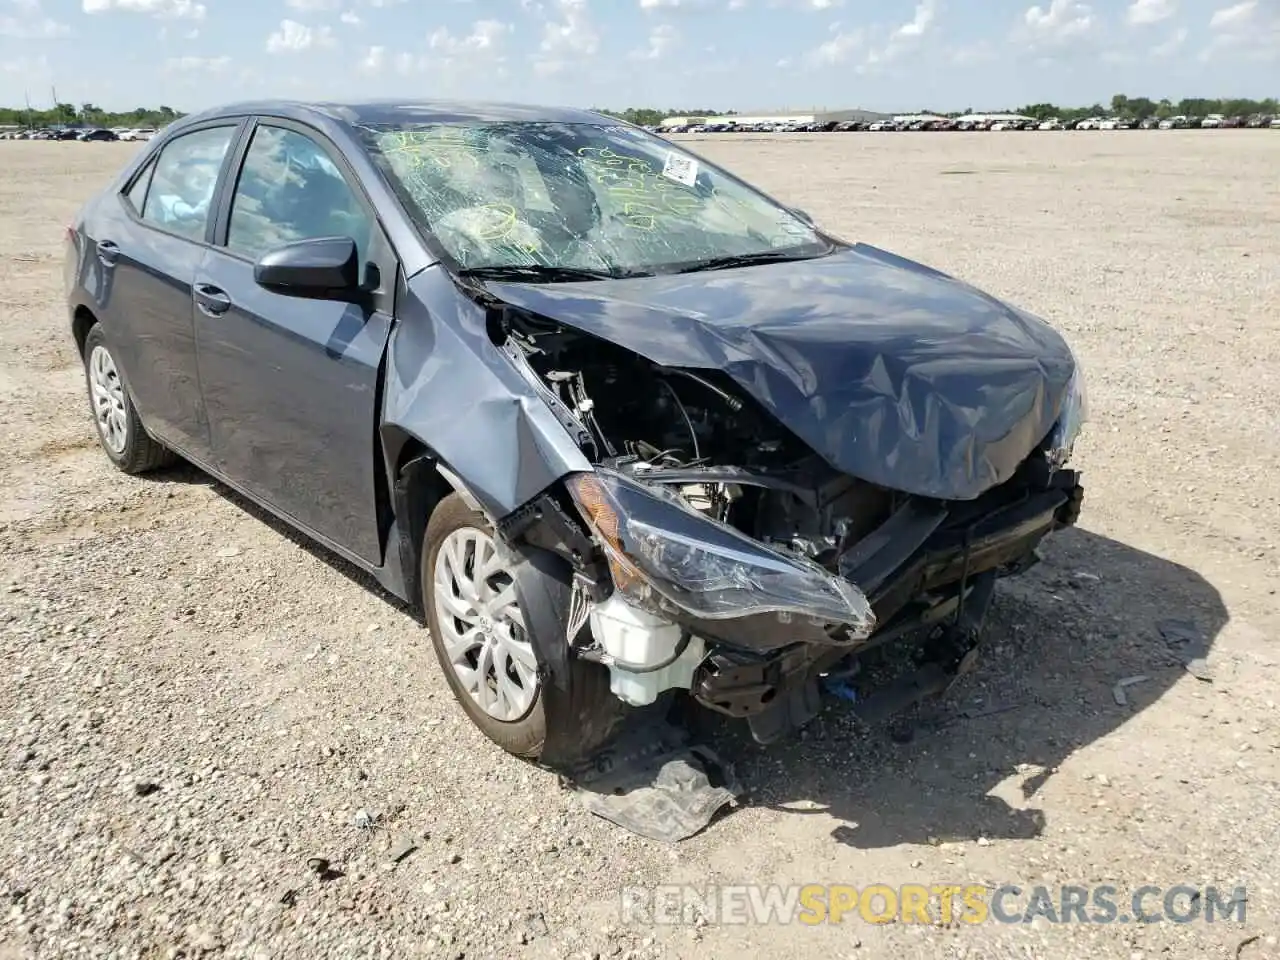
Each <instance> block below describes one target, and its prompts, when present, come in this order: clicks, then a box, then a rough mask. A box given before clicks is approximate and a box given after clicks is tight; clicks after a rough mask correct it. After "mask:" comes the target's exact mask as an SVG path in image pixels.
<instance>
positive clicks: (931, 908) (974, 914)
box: [621, 883, 1247, 925]
mask: <svg viewBox="0 0 1280 960" xmlns="http://www.w3.org/2000/svg"><path fill="white" fill-rule="evenodd" d="M621 901H622V902H621V912H622V920H623V922H624V923H635V924H659V925H661V924H690V923H699V922H701V923H713V924H789V923H798V924H805V925H816V924H823V923H843V922H849V921H852V922H859V921H860V922H865V923H921V924H937V923H942V924H952V923H959V924H980V923H1006V924H1013V923H1031V922H1033V921H1034V920H1036V918H1037V917H1042V918H1044V920H1045V921H1048V922H1049V923H1100V924H1109V923H1196V922H1203V923H1215V922H1222V921H1230V922H1235V923H1243V922H1244V919H1245V906H1246V903H1247V896H1246V893H1245V889H1244V887H1233V888H1231V889H1225V888H1219V887H1215V886H1205V887H1201V886H1193V885H1190V884H1175V885H1173V886H1169V887H1157V886H1142V887H1137V888H1135V889H1133V890H1122V889H1120V888H1117V887H1114V886H1109V885H1105V884H1104V885H1095V886H1085V885H1072V884H1067V885H1063V886H1057V887H1048V886H1021V885H1018V884H1013V883H1008V884H1002V885H1000V886H996V887H989V886H984V885H981V884H951V883H935V884H922V883H907V884H900V885H898V886H890V885H888V884H883V883H873V884H868V885H866V886H862V887H857V886H853V885H850V884H816V883H814V884H803V885H801V884H797V885H791V886H779V885H773V884H768V885H767V884H735V885H711V886H696V885H679V884H668V885H660V886H653V887H625V888H623V890H622V891H621Z"/></svg>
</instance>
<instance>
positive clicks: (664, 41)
mask: <svg viewBox="0 0 1280 960" xmlns="http://www.w3.org/2000/svg"><path fill="white" fill-rule="evenodd" d="M679 39H680V34H679V33H678V32H677V31H676V28H675V27H673V26H671V24H669V23H660V24H658V25H657V26H656V27H654V28H653V29H652V30H650V31H649V40H648V43H647V44H646V45H645V46H643V47H641V48H640V49H639V50H633V51H632V52H631V58H632V59H633V60H661V59H662V58H663V57H665V56H666V55H667V54H668V53H670V52H671V48H672V47H673V46H675V44H676V42H677V41H678V40H679Z"/></svg>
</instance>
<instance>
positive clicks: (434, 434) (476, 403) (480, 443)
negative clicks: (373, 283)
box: [382, 264, 591, 519]
mask: <svg viewBox="0 0 1280 960" xmlns="http://www.w3.org/2000/svg"><path fill="white" fill-rule="evenodd" d="M404 294H405V295H404V296H402V297H398V298H397V317H396V326H395V329H394V330H393V331H392V334H391V339H390V342H389V344H388V347H387V350H388V355H387V366H386V386H385V391H384V394H383V412H382V423H383V435H384V440H385V439H386V437H387V435H388V434H395V435H397V436H401V437H404V436H411V437H414V438H417V439H418V440H419V441H420V442H421V443H422V444H423V445H424V446H426V447H427V448H428V449H429V450H430V451H432V453H433V454H434V456H435V457H437V458H438V460H439V462H441V463H443V464H445V465H447V466H448V468H449V470H451V471H452V472H453V473H454V474H456V475H457V477H458V478H459V479H460V480H461V481H462V483H463V484H464V485H465V486H466V489H467V490H469V491H470V492H471V494H472V495H473V496H474V497H475V498H476V499H477V500H478V501H479V502H480V504H481V506H482V508H483V509H484V511H485V512H486V513H487V514H489V515H490V516H491V517H494V518H495V519H498V518H501V517H504V516H506V515H507V514H509V513H511V512H512V511H513V510H515V509H516V508H517V507H519V506H521V505H522V504H524V503H526V502H527V501H529V500H530V499H532V498H533V497H534V496H536V495H537V494H538V493H540V492H541V491H543V490H545V489H546V488H547V487H549V486H550V485H551V484H553V483H554V482H555V481H557V480H559V479H560V478H562V477H564V476H565V475H566V474H569V473H572V472H576V471H582V470H590V469H591V462H590V461H589V460H588V459H587V457H586V456H585V455H584V454H583V453H582V451H581V450H580V449H578V447H577V445H576V444H575V443H574V442H573V439H572V437H571V436H570V435H569V433H568V431H567V430H566V429H565V428H564V427H563V426H562V425H561V424H560V422H559V421H558V420H557V419H556V418H555V416H554V415H553V414H552V412H551V410H550V409H549V408H548V407H547V405H546V404H545V403H544V402H543V400H542V399H541V398H540V397H539V396H538V395H537V393H536V392H535V391H534V389H533V387H532V385H530V384H529V383H528V382H527V381H526V380H525V379H524V378H523V377H522V376H521V375H520V374H519V373H518V372H517V371H516V370H515V368H514V367H513V366H512V365H511V363H510V361H508V360H507V358H506V357H504V356H503V355H502V352H501V351H500V350H499V349H498V348H497V347H496V346H495V345H494V344H493V342H492V341H491V340H490V338H489V333H488V329H487V326H486V320H487V315H486V310H485V308H484V307H483V306H481V305H480V304H478V303H475V302H474V301H472V300H471V299H469V298H468V297H466V296H465V295H464V294H463V293H462V292H461V291H459V290H458V288H457V286H456V285H455V284H454V283H453V281H452V279H451V278H450V277H449V275H448V273H447V272H446V270H445V268H444V267H443V266H441V265H439V264H437V265H435V266H432V267H428V268H427V269H426V270H424V271H422V272H421V273H419V274H418V275H417V276H415V277H413V278H412V279H411V280H410V281H409V282H408V284H407V289H406V290H405V291H404ZM386 454H387V458H388V460H389V461H390V462H389V463H388V470H389V474H390V475H391V476H393V477H394V476H395V470H396V468H397V464H398V451H397V450H395V449H387V450H386Z"/></svg>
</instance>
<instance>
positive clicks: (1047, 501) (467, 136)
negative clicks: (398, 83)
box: [66, 102, 1085, 764]
mask: <svg viewBox="0 0 1280 960" xmlns="http://www.w3.org/2000/svg"><path fill="white" fill-rule="evenodd" d="M67 236H68V252H67V273H66V279H67V289H68V297H69V308H70V315H71V328H72V333H73V335H74V337H75V341H76V345H77V347H78V348H79V350H80V353H81V355H82V356H83V358H84V362H85V375H86V384H87V389H88V394H89V399H90V406H91V410H92V413H93V416H94V420H95V423H96V424H97V427H98V433H99V438H100V440H101V442H102V446H103V449H104V451H105V452H106V454H107V456H108V457H109V458H110V459H111V460H112V461H113V462H114V463H115V464H116V465H117V466H118V467H120V468H121V469H122V470H124V471H126V472H131V473H137V472H141V471H145V470H150V469H154V468H156V467H159V466H162V465H164V464H166V463H168V462H171V461H172V460H174V459H176V458H177V457H182V458H185V459H187V460H189V461H190V462H192V463H194V464H196V465H198V466H199V467H201V468H202V469H204V470H206V471H208V472H209V473H210V474H212V475H213V476H215V477H217V478H218V479H220V480H222V481H223V482H225V483H226V484H227V485H228V486H230V487H232V488H234V489H235V490H237V491H239V492H240V493H241V494H243V495H244V496H246V497H247V498H249V499H250V500H252V501H255V502H256V503H258V504H259V505H261V506H262V507H264V508H265V509H267V510H269V511H271V512H273V513H274V514H276V515H277V516H279V517H280V518H282V519H283V520H284V521H286V522H287V523H289V524H291V525H293V526H295V527H297V528H298V529H300V530H302V531H304V532H305V533H306V534H308V535H309V536H311V537H313V538H315V539H316V540H317V541H319V542H320V543H321V544H323V545H325V546H326V547H328V548H329V549H331V550H332V551H334V552H336V553H337V554H339V555H341V556H342V557H344V558H346V559H347V560H348V561H350V562H351V563H353V564H356V565H358V566H359V567H361V568H362V569H364V570H367V571H369V572H370V573H372V574H373V575H374V576H375V577H376V578H377V579H378V581H379V582H380V583H381V584H382V585H383V586H384V587H386V589H387V590H389V591H390V592H391V593H392V594H394V595H396V596H397V597H400V598H402V599H403V600H406V601H408V602H410V603H411V604H413V605H414V606H415V607H416V608H417V609H418V610H419V611H420V612H421V613H422V615H423V616H424V618H425V620H426V623H427V625H428V626H429V628H430V634H431V640H432V644H433V646H434V648H435V653H436V655H437V657H438V659H439V662H440V666H441V667H442V669H443V670H444V673H445V676H446V677H447V678H448V682H449V684H450V686H451V687H452V689H453V691H454V693H455V694H456V696H457V698H458V701H459V702H460V703H461V705H462V706H463V708H464V709H465V710H466V712H467V714H468V715H469V716H470V717H471V719H472V720H473V721H474V722H475V723H476V725H477V726H479V727H480V728H481V729H482V730H483V731H484V732H485V733H486V734H487V735H488V736H489V737H490V738H492V739H493V740H494V741H495V742H497V743H498V744H500V745H501V746H502V747H503V748H505V749H506V750H508V751H511V752H513V753H516V754H519V755H521V756H526V757H533V758H539V759H541V760H542V761H544V762H546V763H550V764H571V763H575V762H577V761H579V760H581V759H582V758H584V757H587V756H590V755H591V754H592V753H593V752H595V751H596V750H598V749H599V748H601V747H602V746H603V745H605V744H606V743H607V742H608V741H609V739H610V737H611V736H612V735H613V734H614V733H615V732H616V731H617V729H618V727H619V723H620V721H622V720H623V719H625V717H626V716H627V714H628V712H629V711H631V710H633V709H634V708H637V707H642V706H644V705H647V704H653V703H655V702H656V701H658V700H659V699H660V698H663V697H669V696H679V695H681V694H683V695H684V696H687V697H691V698H692V699H693V700H695V701H696V702H697V703H699V704H702V705H704V706H706V707H708V708H710V709H712V710H715V711H719V712H721V713H724V714H727V715H729V716H732V717H738V718H743V719H744V720H745V721H746V722H747V723H748V724H750V728H751V731H752V733H753V734H754V736H755V737H756V738H757V739H758V740H760V741H761V742H770V741H773V740H776V739H778V738H779V737H781V736H784V735H786V734H787V733H788V731H790V730H792V729H794V728H795V727H797V726H798V725H801V724H803V723H805V722H806V721H807V720H809V719H810V718H811V717H812V716H813V715H814V714H815V713H816V712H817V710H818V709H819V708H820V705H821V699H822V694H823V691H824V689H825V690H838V691H839V692H841V694H842V695H843V696H846V697H857V698H859V699H860V700H862V706H863V708H864V709H866V710H868V711H869V713H875V712H876V711H881V712H884V711H889V712H892V710H893V709H897V708H898V707H900V706H902V705H904V704H906V703H908V702H910V701H911V700H912V699H913V698H915V697H918V696H920V695H922V694H924V693H928V692H933V691H936V690H938V689H942V688H943V687H944V686H945V684H946V683H947V682H949V681H950V679H951V678H953V677H954V676H955V675H957V674H958V673H959V672H961V671H963V669H964V668H965V667H966V666H967V665H968V664H969V663H971V662H972V659H973V656H974V652H975V650H976V647H977V642H978V638H979V628H980V626H981V622H982V619H983V616H984V614H985V612H986V608H987V605H988V603H989V601H990V598H991V594H992V589H993V586H994V583H995V581H996V579H997V578H998V577H1001V576H1004V575H1008V574H1014V573H1018V572H1020V571H1022V570H1024V569H1026V568H1027V567H1028V566H1029V565H1031V564H1032V563H1034V561H1035V559H1036V548H1037V545H1038V544H1039V543H1040V542H1041V540H1042V539H1043V538H1044V537H1045V536H1046V535H1048V534H1049V533H1051V532H1052V531H1054V530H1056V529H1059V528H1061V527H1064V526H1068V525H1071V524H1073V523H1075V521H1076V518H1077V516H1078V513H1079V509H1080V503H1081V499H1082V488H1081V486H1080V483H1079V477H1078V475H1077V473H1076V472H1075V471H1073V470H1071V469H1068V468H1067V460H1068V457H1069V456H1070V453H1071V449H1072V446H1073V443H1074V442H1075V439H1076V436H1077V434H1078V433H1079V430H1080V427H1081V424H1082V422H1083V420H1084V415H1085V398H1084V385H1083V380H1082V376H1081V373H1080V370H1079V367H1078V365H1077V363H1076V360H1075V358H1074V357H1073V356H1072V353H1071V350H1070V349H1069V348H1068V346H1067V345H1066V343H1064V341H1063V340H1062V338H1061V337H1060V336H1059V335H1058V334H1057V333H1055V332H1054V331H1053V330H1052V329H1051V328H1050V327H1048V326H1047V325H1046V324H1044V323H1043V322H1042V321H1040V320H1038V319H1036V318H1035V317H1032V316H1030V315H1028V314H1027V313H1025V312H1023V311H1021V310H1019V309H1018V308H1016V307H1013V306H1011V305H1009V304H1006V303H1003V302H1001V301H999V300H997V299H995V298H993V297H991V296H988V295H987V294H984V293H981V292H979V291H978V290H975V289H974V288H972V287H970V286H968V285H966V284H964V283H962V282H961V281H959V280H956V279H954V278H952V277H949V276H947V275H945V274H942V273H939V272H938V271H936V270H932V269H930V268H928V267H925V266H922V265H920V264H918V263H914V262H911V261H909V260H905V259H902V258H900V257H897V256H894V255H893V254H890V253H887V252H885V251H883V250H879V249H876V248H874V247H869V246H866V245H863V244H850V243H847V242H844V241H842V240H840V239H838V238H836V237H833V236H830V235H828V234H827V233H826V232H825V231H823V230H822V229H820V228H819V227H817V226H816V225H815V224H814V223H813V221H812V220H811V219H810V218H809V217H808V216H806V215H805V214H804V213H802V212H800V211H797V210H794V209H791V208H788V207H787V206H786V205H784V204H782V203H779V202H778V201H776V200H773V199H771V198H770V197H768V196H767V195H765V194H763V193H762V192H760V191H759V190H757V189H755V188H753V187H751V186H749V185H748V184H746V183H744V182H743V181H741V180H739V179H737V178H736V177H734V176H733V175H732V174H730V173H728V172H727V171H725V170H722V169H720V168H718V167H716V166H715V165H714V164H711V163H708V162H707V161H705V160H703V159H702V158H700V157H698V156H696V155H694V154H692V153H689V152H687V151H685V150H684V149H682V148H681V147H679V146H677V145H673V144H672V143H670V142H668V141H667V140H664V139H662V138H659V137H656V136H654V135H652V134H649V133H647V132H645V131H644V130H642V129H639V128H637V127H634V126H630V125H627V124H623V123H620V122H618V121H616V120H613V119H610V118H607V117H603V116H600V115H597V114H593V113H586V112H579V111H569V110H553V109H539V108H533V107H525V106H514V105H488V104H481V105H476V104H459V103H431V102H423V103H377V104H360V105H337V104H297V103H279V102H270V103H250V104H241V105H236V106H231V107H225V108H221V109H217V110H212V111H208V112H205V113H202V114H198V115H195V116H191V117H187V118H185V119H184V120H182V121H180V122H178V123H176V124H174V125H172V126H171V127H169V128H168V129H166V130H165V131H164V133H163V134H162V135H160V136H158V137H157V138H156V139H154V140H153V141H151V143H150V144H149V145H148V146H147V147H146V148H145V149H144V150H143V151H142V152H140V153H139V154H138V156H137V157H136V158H135V160H134V161H133V162H132V163H131V164H130V165H129V166H128V168H127V169H125V170H124V171H122V172H121V174H120V176H119V177H118V178H117V179H116V180H115V181H114V182H113V183H112V184H111V185H110V186H108V187H107V188H106V189H104V190H103V191H102V192H101V193H100V194H99V195H97V196H96V197H94V198H93V199H92V200H91V201H90V202H89V203H88V204H87V205H86V206H85V208H84V209H83V210H82V211H81V213H80V214H79V216H78V217H77V218H76V220H75V221H74V223H73V224H72V225H71V226H70V227H69V228H68V234H67ZM909 636H910V637H917V638H918V647H919V652H920V656H919V658H918V659H919V661H920V669H919V670H918V671H916V672H912V673H910V674H908V675H907V676H905V677H902V678H900V679H899V680H898V681H896V682H893V683H889V684H888V685H871V686H870V688H869V689H864V688H863V687H861V686H860V684H862V682H863V681H862V679H861V678H860V677H859V666H860V663H861V662H862V660H861V658H862V657H863V656H864V654H865V653H866V652H867V651H868V650H871V649H873V648H875V647H877V646H879V645H881V644H883V643H885V642H886V641H890V640H896V639H899V638H906V637H909Z"/></svg>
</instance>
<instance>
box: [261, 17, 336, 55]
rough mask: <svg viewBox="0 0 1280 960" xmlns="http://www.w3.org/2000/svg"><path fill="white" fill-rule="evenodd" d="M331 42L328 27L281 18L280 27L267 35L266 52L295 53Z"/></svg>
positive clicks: (330, 33) (329, 44)
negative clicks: (313, 25)
mask: <svg viewBox="0 0 1280 960" xmlns="http://www.w3.org/2000/svg"><path fill="white" fill-rule="evenodd" d="M333 44H334V39H333V30H332V29H331V28H330V27H308V26H306V25H305V24H301V23H298V21H297V20H281V21H280V29H278V30H276V31H275V32H273V33H272V34H271V36H269V37H267V53H297V52H299V51H302V50H310V49H312V48H315V47H331V46H333Z"/></svg>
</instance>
